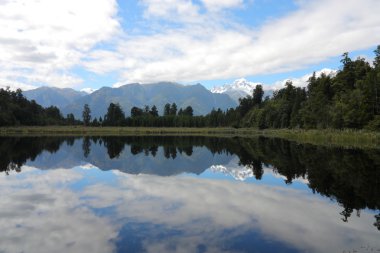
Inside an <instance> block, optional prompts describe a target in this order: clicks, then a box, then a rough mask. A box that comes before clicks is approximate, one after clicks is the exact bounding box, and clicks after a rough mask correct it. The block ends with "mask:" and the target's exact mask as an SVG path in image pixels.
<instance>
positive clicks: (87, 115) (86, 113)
mask: <svg viewBox="0 0 380 253" xmlns="http://www.w3.org/2000/svg"><path fill="white" fill-rule="evenodd" d="M82 119H83V125H85V126H89V125H90V121H91V110H90V107H89V106H88V104H85V105H84V107H83V112H82Z"/></svg>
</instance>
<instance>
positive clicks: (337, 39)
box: [88, 0, 380, 82]
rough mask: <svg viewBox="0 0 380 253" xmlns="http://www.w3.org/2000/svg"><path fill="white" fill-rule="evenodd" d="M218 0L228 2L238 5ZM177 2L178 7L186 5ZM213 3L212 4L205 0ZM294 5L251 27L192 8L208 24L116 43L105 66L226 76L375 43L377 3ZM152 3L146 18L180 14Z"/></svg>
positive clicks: (125, 73)
mask: <svg viewBox="0 0 380 253" xmlns="http://www.w3.org/2000/svg"><path fill="white" fill-rule="evenodd" d="M222 2H225V3H231V6H232V3H237V1H222ZM176 3H178V5H176V6H177V7H178V6H182V4H184V2H183V1H176ZM186 3H189V1H187V2H186ZM212 3H215V1H209V4H212ZM298 3H299V6H298V9H297V10H295V11H293V12H291V13H289V14H288V15H286V16H283V17H279V18H277V19H272V20H271V22H270V23H265V24H264V25H262V26H261V27H259V28H255V29H253V28H250V27H245V26H244V25H241V24H240V25H236V24H235V23H234V22H233V21H230V23H229V20H228V17H227V16H226V17H224V18H223V19H220V18H215V17H214V16H213V15H212V14H210V12H205V13H202V14H199V12H198V15H201V18H202V19H204V20H207V21H208V22H206V24H207V25H204V24H202V25H200V24H198V23H185V25H184V26H180V27H178V28H175V27H172V28H169V29H163V30H162V31H158V32H155V33H153V34H150V35H143V34H142V35H136V36H132V37H128V39H127V40H125V41H123V42H121V43H120V44H119V45H118V48H117V54H118V57H121V58H123V59H124V60H123V59H120V60H119V62H120V64H115V65H114V66H113V67H112V68H111V69H109V71H118V72H119V73H120V79H121V80H123V81H124V80H126V81H129V82H153V81H160V80H173V81H183V82H187V81H196V80H213V79H227V78H234V77H240V76H252V75H257V74H268V73H280V72H287V71H292V70H296V69H300V68H304V67H305V66H308V65H311V64H315V63H318V62H322V61H323V60H326V59H328V58H329V57H333V56H336V55H340V54H341V53H342V52H345V51H354V50H360V49H366V48H368V47H371V46H374V45H376V43H378V42H379V41H380V16H379V15H378V13H377V11H375V10H377V9H380V2H379V1H376V0H363V1H360V2H358V1H355V0H349V1H346V2H345V4H344V5H342V4H341V1H339V0H333V1H330V0H328V1H327V0H323V1H316V0H314V1H299V2H298ZM189 4H190V3H189ZM205 4H206V2H205ZM193 5H194V3H193ZM152 6H153V7H154V6H155V5H154V4H152V5H149V6H148V7H147V8H148V9H147V12H148V13H151V15H153V14H154V13H156V14H155V15H156V16H165V15H167V14H168V13H170V11H172V10H173V9H174V10H175V12H176V13H178V12H179V11H178V10H177V9H176V7H174V6H171V7H170V8H169V7H165V8H164V7H162V8H164V9H163V10H158V9H157V10H156V9H155V8H153V7H152ZM226 6H228V4H226ZM167 8H169V9H167ZM189 13H195V11H194V12H193V11H189ZM252 15H254V13H252ZM208 18H209V19H208ZM183 22H185V21H183ZM228 24H230V25H228ZM103 60H104V61H107V59H106V58H97V59H96V60H95V61H94V62H92V63H88V64H91V65H92V66H94V65H97V64H102V63H101V62H102V61H103ZM93 70H94V71H96V69H93Z"/></svg>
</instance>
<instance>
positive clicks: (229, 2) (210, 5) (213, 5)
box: [202, 0, 243, 11]
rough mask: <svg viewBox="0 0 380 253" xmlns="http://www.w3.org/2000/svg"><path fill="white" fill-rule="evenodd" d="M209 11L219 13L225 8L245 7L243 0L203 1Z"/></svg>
mask: <svg viewBox="0 0 380 253" xmlns="http://www.w3.org/2000/svg"><path fill="white" fill-rule="evenodd" d="M202 2H203V4H204V5H205V6H206V8H207V9H209V10H211V11H217V10H220V9H223V8H234V7H240V6H242V5H243V0H202Z"/></svg>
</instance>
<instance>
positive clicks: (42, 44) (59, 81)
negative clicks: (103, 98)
mask: <svg viewBox="0 0 380 253" xmlns="http://www.w3.org/2000/svg"><path fill="white" fill-rule="evenodd" d="M116 13H117V4H116V1H115V0H99V1H95V2H94V1H87V0H85V1H75V0H68V1H50V0H31V1H23V0H15V1H5V2H2V3H1V8H0V27H1V28H2V29H1V34H0V56H1V57H0V78H1V81H2V82H4V83H7V84H6V85H8V84H9V85H11V86H14V85H15V86H21V87H24V88H25V87H28V85H29V86H30V85H36V84H37V85H38V84H49V85H54V86H58V87H70V86H75V85H78V84H80V83H81V82H82V79H81V78H80V77H77V76H76V75H74V74H73V73H72V71H71V68H72V67H74V66H76V65H78V64H79V63H80V60H81V58H82V57H83V56H84V55H86V53H87V52H88V51H89V50H90V49H91V48H93V47H94V46H95V45H96V44H97V43H99V42H101V41H107V40H108V39H110V38H111V37H112V36H113V35H114V34H115V33H117V31H118V28H119V23H118V20H117V19H116ZM23 85H24V86H23ZM25 85H26V86H25Z"/></svg>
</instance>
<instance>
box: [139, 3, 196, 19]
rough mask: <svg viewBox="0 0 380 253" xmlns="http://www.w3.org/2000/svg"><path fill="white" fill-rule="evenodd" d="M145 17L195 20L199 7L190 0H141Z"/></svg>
mask: <svg viewBox="0 0 380 253" xmlns="http://www.w3.org/2000/svg"><path fill="white" fill-rule="evenodd" d="M141 3H142V4H143V5H144V6H145V12H144V14H145V16H146V17H147V18H151V17H157V18H165V19H170V20H173V21H176V20H177V21H196V19H197V18H199V14H198V12H199V7H198V6H197V5H195V4H193V2H192V1H191V0H141Z"/></svg>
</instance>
